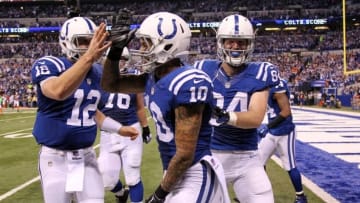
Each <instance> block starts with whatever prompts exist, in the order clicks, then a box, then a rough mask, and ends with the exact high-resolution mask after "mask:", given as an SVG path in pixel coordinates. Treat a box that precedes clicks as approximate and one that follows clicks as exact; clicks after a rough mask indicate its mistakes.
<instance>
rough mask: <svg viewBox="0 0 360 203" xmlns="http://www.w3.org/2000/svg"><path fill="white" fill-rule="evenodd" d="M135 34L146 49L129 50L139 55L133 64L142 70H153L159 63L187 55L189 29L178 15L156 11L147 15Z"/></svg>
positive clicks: (132, 53)
mask: <svg viewBox="0 0 360 203" xmlns="http://www.w3.org/2000/svg"><path fill="white" fill-rule="evenodd" d="M135 36H136V38H137V39H138V40H140V42H141V44H142V47H143V48H144V43H145V44H146V45H145V47H146V50H142V49H140V50H133V49H132V50H130V52H131V55H132V56H133V57H136V56H138V57H139V56H140V58H141V59H140V60H137V63H135V64H134V65H135V66H137V67H139V66H140V69H141V70H142V71H144V72H151V71H153V70H154V69H155V68H156V67H157V66H158V65H159V64H163V63H165V62H167V61H169V60H170V59H173V58H181V57H184V56H187V55H188V50H189V47H190V38H191V31H190V28H189V26H188V24H187V23H186V22H185V21H184V20H183V19H182V18H181V17H179V16H178V15H176V14H173V13H168V12H158V13H155V14H152V15H150V16H148V17H147V18H146V19H145V20H144V21H143V22H142V23H141V25H140V28H139V29H138V30H137V31H136V33H135Z"/></svg>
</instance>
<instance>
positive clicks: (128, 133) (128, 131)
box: [119, 126, 139, 140]
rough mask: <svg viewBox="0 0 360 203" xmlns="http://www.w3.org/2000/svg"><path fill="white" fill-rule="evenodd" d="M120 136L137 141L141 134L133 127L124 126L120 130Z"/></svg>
mask: <svg viewBox="0 0 360 203" xmlns="http://www.w3.org/2000/svg"><path fill="white" fill-rule="evenodd" d="M119 134H120V135H122V136H125V137H130V139H131V140H135V139H136V138H137V136H138V135H139V132H138V131H137V130H136V129H135V128H133V127H131V126H122V127H121V128H120V130H119Z"/></svg>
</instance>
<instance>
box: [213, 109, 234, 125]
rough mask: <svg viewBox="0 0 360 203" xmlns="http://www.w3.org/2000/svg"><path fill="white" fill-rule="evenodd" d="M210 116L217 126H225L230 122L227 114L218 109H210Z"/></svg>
mask: <svg viewBox="0 0 360 203" xmlns="http://www.w3.org/2000/svg"><path fill="white" fill-rule="evenodd" d="M212 116H213V118H214V119H215V120H216V123H217V125H223V124H226V123H227V122H229V120H230V115H229V112H227V111H225V110H222V109H221V108H219V107H215V108H213V109H212Z"/></svg>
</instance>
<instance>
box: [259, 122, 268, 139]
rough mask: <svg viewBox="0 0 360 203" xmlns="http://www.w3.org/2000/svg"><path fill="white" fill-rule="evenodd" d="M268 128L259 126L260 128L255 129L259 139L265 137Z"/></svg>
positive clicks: (262, 125) (264, 125) (263, 125)
mask: <svg viewBox="0 0 360 203" xmlns="http://www.w3.org/2000/svg"><path fill="white" fill-rule="evenodd" d="M268 132H269V128H268V126H267V125H266V124H261V125H260V127H258V129H257V133H258V135H259V136H260V137H262V138H263V137H265V136H266V134H268Z"/></svg>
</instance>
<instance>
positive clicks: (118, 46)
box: [107, 8, 136, 61]
mask: <svg viewBox="0 0 360 203" xmlns="http://www.w3.org/2000/svg"><path fill="white" fill-rule="evenodd" d="M132 15H133V13H132V12H131V11H130V10H128V9H126V8H125V9H122V10H120V11H119V13H118V14H117V15H116V16H113V18H112V26H111V31H110V41H111V42H112V45H111V48H110V51H109V53H108V55H107V57H108V58H109V59H110V60H113V61H118V60H120V58H121V54H122V51H123V49H124V47H125V46H126V45H127V44H128V43H129V42H130V41H131V40H132V39H133V38H134V35H135V31H136V29H134V30H132V31H131V30H130V25H131V17H132Z"/></svg>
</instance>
